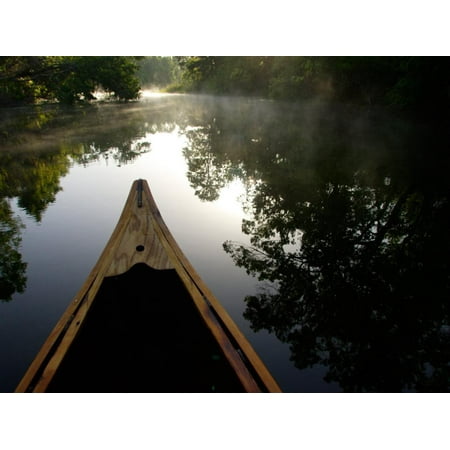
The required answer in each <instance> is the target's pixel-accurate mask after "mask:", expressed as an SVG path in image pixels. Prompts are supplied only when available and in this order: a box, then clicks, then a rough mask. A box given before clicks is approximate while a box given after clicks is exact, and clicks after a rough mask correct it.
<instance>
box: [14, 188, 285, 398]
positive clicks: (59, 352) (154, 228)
mask: <svg viewBox="0 0 450 450" xmlns="http://www.w3.org/2000/svg"><path fill="white" fill-rule="evenodd" d="M140 203H141V206H140V205H139V204H140ZM138 247H140V248H141V250H140V251H138V250H137V248H138ZM142 249H143V251H142ZM155 255H156V256H155ZM139 262H145V263H146V264H147V265H149V266H150V267H153V268H156V269H169V268H173V269H175V270H176V272H177V274H178V276H179V277H180V279H181V280H182V282H183V284H184V285H185V287H186V289H187V290H188V292H189V293H190V295H191V298H192V300H193V302H194V303H195V305H196V307H197V309H198V311H199V313H200V314H201V316H202V318H203V321H204V323H205V324H206V326H207V327H208V328H209V329H210V331H211V333H212V334H213V335H214V337H215V338H216V340H217V342H218V343H219V345H220V346H221V348H222V351H223V353H224V355H225V356H226V358H227V360H228V361H229V363H230V365H231V366H232V367H233V369H234V371H235V373H236V374H237V376H238V378H239V380H240V382H241V383H242V385H243V387H244V389H245V390H246V391H247V392H261V391H265V392H281V390H280V388H279V386H278V384H277V383H276V381H275V380H274V378H273V377H272V375H271V374H270V372H269V371H268V370H267V368H266V366H265V365H264V363H263V362H262V361H261V359H260V358H259V356H258V355H257V354H256V352H255V351H254V349H253V347H252V346H251V345H250V343H249V342H248V341H247V339H246V338H245V337H244V335H243V334H242V332H241V331H240V330H239V328H238V327H237V326H236V324H235V323H234V321H233V320H232V319H231V317H230V316H229V315H228V313H227V312H226V310H225V309H224V308H223V307H222V305H221V304H220V302H219V301H218V300H217V299H216V297H215V296H214V295H213V294H212V292H211V291H210V290H209V288H208V287H207V286H206V285H205V283H204V282H203V281H202V279H201V278H200V276H199V275H198V274H197V272H196V271H195V269H194V268H193V267H192V265H191V264H190V262H189V261H188V259H187V258H186V256H185V255H184V253H183V252H182V250H181V249H180V247H179V246H178V244H177V242H176V241H175V239H174V238H173V236H172V234H171V232H170V231H169V229H168V227H167V226H166V224H165V222H164V221H163V219H162V217H161V214H160V212H159V209H158V207H157V205H156V203H155V201H154V199H153V196H152V194H151V191H150V188H149V186H148V184H147V182H146V181H145V180H135V181H134V182H133V185H132V188H131V190H130V193H129V195H128V198H127V201H126V203H125V206H124V209H123V211H122V213H121V216H120V218H119V221H118V223H117V225H116V227H115V229H114V231H113V233H112V235H111V237H110V239H109V241H108V243H107V245H106V246H105V248H104V250H103V252H102V254H101V256H100V258H99V259H98V261H97V263H96V264H95V266H94V267H93V269H92V271H91V273H90V274H89V276H88V277H87V279H86V281H85V282H84V284H83V285H82V287H81V289H80V291H79V292H78V294H77V295H76V296H75V298H74V299H73V300H72V302H71V303H70V304H69V306H68V308H67V309H66V311H65V312H64V314H63V315H62V317H61V318H60V320H59V321H58V322H57V324H56V326H55V327H54V329H53V330H52V332H51V333H50V335H49V337H48V338H47V340H46V341H45V342H44V344H43V346H42V348H41V350H40V351H39V352H38V354H37V356H36V358H35V359H34V361H33V362H32V363H31V365H30V367H29V369H28V370H27V372H26V373H25V375H24V377H23V378H22V380H21V381H20V383H19V385H18V386H17V388H16V392H30V391H31V392H45V391H46V389H47V387H48V385H49V383H50V382H51V380H52V378H53V376H54V374H55V373H56V371H57V370H58V367H59V365H60V363H61V361H62V360H63V358H64V356H65V354H66V353H67V351H68V349H69V347H70V345H71V343H72V342H73V340H74V339H75V337H76V335H77V333H78V330H79V329H80V325H81V324H82V323H83V320H84V319H85V318H86V316H87V314H88V312H89V308H90V306H91V305H92V303H93V301H94V300H95V297H96V295H97V293H98V291H99V288H100V286H101V284H102V281H103V279H104V278H105V277H107V276H111V275H116V274H120V273H123V272H125V271H127V270H128V269H130V268H131V267H132V266H133V265H134V264H136V263H139ZM241 355H243V357H241Z"/></svg>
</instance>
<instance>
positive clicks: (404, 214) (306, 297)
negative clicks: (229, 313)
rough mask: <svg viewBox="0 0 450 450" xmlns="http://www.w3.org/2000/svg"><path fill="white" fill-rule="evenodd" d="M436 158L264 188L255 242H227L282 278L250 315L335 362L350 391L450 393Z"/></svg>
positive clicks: (296, 347) (302, 360) (448, 275)
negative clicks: (249, 244) (407, 166)
mask: <svg viewBox="0 0 450 450" xmlns="http://www.w3.org/2000/svg"><path fill="white" fill-rule="evenodd" d="M436 144H437V143H436ZM428 148H429V147H428ZM414 156H415V155H414V154H410V157H411V158H413V157H414ZM416 156H417V154H416ZM419 159H420V158H419ZM435 162H436V161H433V164H428V167H424V166H421V167H418V166H416V167H414V166H413V167H411V166H410V169H411V172H409V173H408V175H407V176H403V177H401V178H400V177H399V174H398V171H400V170H404V169H405V166H403V167H402V166H401V165H400V166H397V167H394V166H392V165H390V166H388V167H386V170H385V171H384V174H383V173H380V176H378V177H376V176H375V177H374V174H373V173H368V172H367V171H364V170H360V171H358V170H350V171H349V172H348V173H344V171H343V170H335V171H334V175H333V176H330V173H331V172H328V173H324V172H322V171H320V170H319V172H316V177H315V179H314V180H304V179H298V178H297V179H296V178H294V177H293V176H289V177H288V179H287V180H285V182H283V183H282V184H281V185H280V184H275V183H270V184H269V183H264V182H262V183H261V184H260V185H259V186H258V189H257V190H256V192H255V195H254V197H253V199H252V212H253V215H254V217H253V219H252V220H250V221H246V222H244V231H245V232H246V233H247V234H249V235H250V236H251V242H252V245H253V247H252V248H248V247H244V246H242V245H238V244H233V243H231V242H226V243H225V244H224V248H225V250H226V251H227V252H229V253H230V254H231V256H232V257H233V259H234V261H235V262H236V264H237V265H239V266H242V267H245V268H246V270H247V272H249V273H252V274H254V275H257V276H258V278H259V279H260V280H268V281H270V282H272V283H273V285H272V288H271V289H267V290H266V291H265V292H261V293H259V294H258V295H254V296H249V297H247V298H246V303H247V306H246V311H245V317H246V318H247V319H248V320H249V321H250V323H251V325H252V327H253V329H254V330H260V329H267V330H269V331H270V332H273V333H275V334H276V336H277V337H278V338H279V339H280V340H282V341H284V342H288V343H289V344H290V348H291V352H292V360H293V361H294V362H295V365H296V366H297V367H298V368H300V369H302V368H306V367H310V366H313V365H314V364H321V365H323V366H326V367H327V369H328V371H327V375H326V378H325V379H326V380H327V381H330V382H331V381H335V382H338V383H339V384H340V386H341V388H342V389H343V390H344V391H375V392H380V391H381V392H384V391H386V392H399V391H404V390H414V391H448V390H449V361H450V352H449V349H450V333H449V293H450V292H449V288H450V270H449V262H448V256H449V254H450V238H449V233H448V230H450V204H449V197H448V194H449V189H448V181H447V180H448V178H447V177H446V176H445V173H444V172H445V171H444V170H441V169H442V166H439V164H442V161H440V162H438V164H437V165H435V164H434V163H435ZM284 164H285V165H286V170H285V171H284V174H285V175H284V176H285V177H286V176H287V174H288V173H289V164H291V163H290V161H289V158H286V161H285V162H284ZM402 164H405V161H403V162H402ZM303 171H304V168H303ZM396 171H397V173H395V172H396ZM292 174H293V171H292V169H291V175H292ZM369 180H370V181H369ZM275 236H276V239H275V238H274V237H275Z"/></svg>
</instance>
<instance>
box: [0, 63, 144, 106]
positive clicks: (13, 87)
mask: <svg viewBox="0 0 450 450" xmlns="http://www.w3.org/2000/svg"><path fill="white" fill-rule="evenodd" d="M139 59H140V58H136V57H128V56H43V57H28V56H22V57H2V58H0V103H3V104H11V103H14V102H16V103H17V102H25V103H32V102H35V101H37V100H39V99H46V100H58V101H60V102H64V103H73V102H75V101H80V100H91V99H93V98H94V96H93V94H94V92H95V91H96V90H97V89H103V90H105V91H106V92H108V93H111V94H112V95H113V96H115V97H117V98H119V99H125V100H129V99H134V98H137V97H138V95H139V89H140V85H139V82H138V80H137V78H136V72H137V69H138V60H139Z"/></svg>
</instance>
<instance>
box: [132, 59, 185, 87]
mask: <svg viewBox="0 0 450 450" xmlns="http://www.w3.org/2000/svg"><path fill="white" fill-rule="evenodd" d="M137 76H138V78H139V81H140V83H141V85H142V86H144V87H152V86H158V87H164V86H167V85H169V84H171V83H176V82H177V81H179V76H180V70H179V66H178V64H176V62H175V60H174V58H172V57H164V56H146V57H144V58H143V59H142V60H141V61H139V71H138V74H137Z"/></svg>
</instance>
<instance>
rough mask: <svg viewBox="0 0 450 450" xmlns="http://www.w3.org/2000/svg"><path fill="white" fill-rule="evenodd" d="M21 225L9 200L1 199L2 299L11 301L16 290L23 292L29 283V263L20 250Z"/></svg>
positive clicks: (0, 266) (0, 294)
mask: <svg viewBox="0 0 450 450" xmlns="http://www.w3.org/2000/svg"><path fill="white" fill-rule="evenodd" d="M21 227H22V224H21V222H20V220H19V218H17V217H14V216H13V215H12V213H11V210H10V208H9V204H8V202H7V201H6V200H4V199H2V200H0V301H10V300H11V299H12V296H13V294H14V293H15V292H23V290H24V289H25V286H26V283H27V278H26V276H25V272H26V267H27V264H26V263H24V262H23V261H22V255H21V253H20V252H19V246H20V243H21V241H22V237H21V235H20V229H21Z"/></svg>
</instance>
